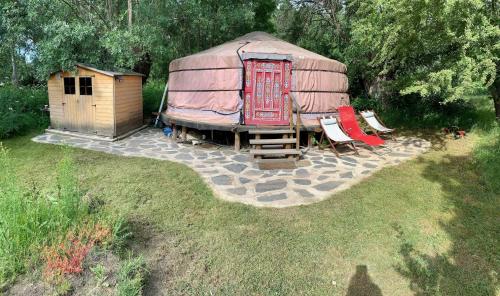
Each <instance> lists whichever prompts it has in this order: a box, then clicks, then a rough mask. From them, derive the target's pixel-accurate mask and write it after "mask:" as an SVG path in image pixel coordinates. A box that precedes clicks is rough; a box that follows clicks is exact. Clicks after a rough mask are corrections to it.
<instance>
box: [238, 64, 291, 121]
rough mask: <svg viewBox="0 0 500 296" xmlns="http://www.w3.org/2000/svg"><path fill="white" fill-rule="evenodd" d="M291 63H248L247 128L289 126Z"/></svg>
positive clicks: (245, 108) (245, 93)
mask: <svg viewBox="0 0 500 296" xmlns="http://www.w3.org/2000/svg"><path fill="white" fill-rule="evenodd" d="M291 71H292V65H291V62H290V61H277V60H246V61H245V92H244V100H245V106H244V118H245V124H247V125H288V124H289V123H290V122H289V116H290V114H289V112H290V110H289V108H290V106H289V96H290V79H291V76H292V75H291Z"/></svg>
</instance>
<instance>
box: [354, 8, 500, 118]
mask: <svg viewBox="0 0 500 296" xmlns="http://www.w3.org/2000/svg"><path fill="white" fill-rule="evenodd" d="M351 5H353V6H354V5H355V6H357V8H356V12H355V19H354V21H353V23H352V39H351V44H350V46H349V52H350V56H349V57H350V60H351V61H352V62H353V63H354V64H355V65H356V66H357V67H359V68H360V69H362V72H364V73H366V80H367V81H368V83H367V85H368V87H369V88H373V87H374V86H378V90H379V91H378V92H379V93H380V94H384V95H385V96H388V95H390V94H399V95H403V96H404V95H412V94H416V95H419V96H420V97H422V98H424V99H426V98H439V99H440V100H441V101H442V102H444V103H447V102H452V101H456V100H465V99H467V98H468V97H469V95H471V94H475V93H477V92H478V91H480V90H484V89H485V88H490V89H491V88H492V87H493V88H495V87H494V86H495V85H498V84H497V83H496V82H495V81H496V80H497V79H498V78H497V65H498V62H499V48H500V44H499V40H500V29H499V28H498V26H497V25H496V24H495V23H494V22H493V21H492V20H493V19H492V18H491V17H490V16H489V13H488V9H489V7H488V6H487V5H486V2H483V1H480V0H452V1H444V0H370V1H360V0H356V1H353V2H352V3H351ZM361 53H364V54H363V55H361ZM356 57H361V58H360V59H358V60H356ZM496 97H497V98H498V96H496ZM494 98H495V96H494ZM496 100H497V99H496ZM495 104H496V106H497V108H498V104H497V101H496V102H495ZM496 112H497V115H498V114H500V113H499V112H500V110H498V109H497V111H496Z"/></svg>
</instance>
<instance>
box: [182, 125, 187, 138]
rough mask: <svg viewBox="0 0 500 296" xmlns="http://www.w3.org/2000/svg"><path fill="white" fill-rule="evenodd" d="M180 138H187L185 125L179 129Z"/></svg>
mask: <svg viewBox="0 0 500 296" xmlns="http://www.w3.org/2000/svg"><path fill="white" fill-rule="evenodd" d="M181 139H182V141H186V139H187V127H185V126H183V127H182V130H181Z"/></svg>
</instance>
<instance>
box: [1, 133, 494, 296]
mask: <svg viewBox="0 0 500 296" xmlns="http://www.w3.org/2000/svg"><path fill="white" fill-rule="evenodd" d="M436 139H437V138H436ZM476 140H477V136H476V135H474V134H472V135H471V136H469V137H468V138H466V139H462V140H445V141H440V140H434V144H435V145H434V147H435V148H434V149H433V150H432V151H430V152H429V153H427V154H425V155H423V156H421V157H419V158H418V159H415V160H412V161H408V162H405V163H403V164H401V165H399V166H397V167H390V168H386V169H383V170H381V171H380V172H378V173H376V174H375V175H373V176H372V177H370V178H368V179H367V180H365V181H364V182H362V183H361V184H358V185H356V186H354V187H352V188H351V189H349V190H346V191H343V192H341V193H339V194H336V195H334V196H333V197H331V198H330V199H328V200H326V201H323V202H320V203H316V204H313V205H309V206H301V207H294V208H287V209H258V208H254V207H251V206H245V205H241V204H233V203H228V202H224V201H221V200H218V199H217V198H215V197H214V195H213V193H212V192H211V191H210V189H209V188H208V187H207V186H206V185H205V184H204V183H203V181H202V180H201V178H200V177H198V175H197V174H196V173H195V172H194V171H193V170H191V169H189V168H188V167H186V166H184V165H180V164H176V163H172V162H168V161H156V160H151V159H143V158H127V157H120V156H114V155H109V154H105V153H99V152H93V151H86V150H81V149H71V150H72V151H73V157H74V159H75V162H76V165H77V169H78V174H79V177H80V181H81V184H82V188H83V189H84V190H86V192H87V194H90V195H93V196H94V197H97V198H99V199H102V200H103V201H104V202H105V210H106V211H110V212H116V213H119V214H122V215H124V216H125V217H126V218H127V220H128V221H129V222H130V225H131V229H132V231H133V232H134V237H133V238H132V239H131V241H130V244H131V248H133V249H134V250H135V251H138V252H139V253H142V254H144V257H145V258H146V260H147V262H148V266H149V268H150V270H151V275H150V279H149V282H148V284H147V287H146V289H145V294H146V295H149V294H150V295H157V294H161V293H160V291H161V292H163V293H165V294H169V295H170V294H175V295H178V294H190V295H193V294H194V295H199V294H203V295H210V294H211V293H213V294H214V295H221V294H227V295H234V294H240V295H248V294H257V295H298V294H301V295H304V294H307V295H346V294H347V295H350V296H352V295H364V294H362V293H360V291H361V292H362V291H364V292H366V291H367V290H370V291H371V294H368V295H414V294H418V295H436V294H438V295H495V294H496V293H498V292H499V290H498V279H499V274H498V272H499V267H500V228H499V225H500V216H499V213H500V199H499V198H498V196H496V195H495V194H494V193H493V192H492V191H490V190H488V189H487V188H488V187H487V186H486V185H485V184H484V182H483V181H482V179H481V178H480V176H479V174H478V171H477V168H476V166H475V165H474V163H473V161H472V156H471V150H472V146H473V144H474V142H475V141H476ZM4 144H5V145H6V146H7V147H8V148H10V150H11V151H10V155H11V156H12V157H13V159H14V164H15V166H16V168H17V171H18V173H19V175H20V177H21V178H22V180H24V181H25V182H26V183H27V184H30V183H32V182H36V183H37V184H40V185H42V186H43V185H44V184H50V183H51V182H53V181H54V180H55V178H56V176H55V174H52V173H47V172H54V170H53V169H52V167H53V166H55V165H56V163H57V162H58V161H59V159H60V158H61V157H62V155H63V150H62V149H61V147H58V146H53V145H46V144H36V143H33V142H31V141H30V138H29V137H18V138H15V139H12V140H7V141H4ZM49 168H51V169H49Z"/></svg>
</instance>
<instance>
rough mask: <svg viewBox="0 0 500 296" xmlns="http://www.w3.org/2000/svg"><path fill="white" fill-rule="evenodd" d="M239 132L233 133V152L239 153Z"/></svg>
mask: <svg viewBox="0 0 500 296" xmlns="http://www.w3.org/2000/svg"><path fill="white" fill-rule="evenodd" d="M240 144H241V143H240V132H238V131H235V132H234V151H236V152H239V151H240Z"/></svg>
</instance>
